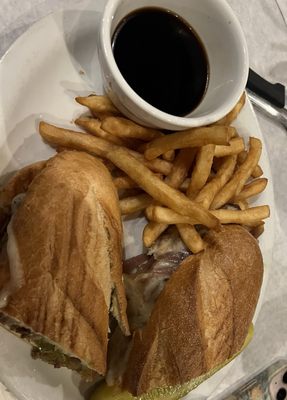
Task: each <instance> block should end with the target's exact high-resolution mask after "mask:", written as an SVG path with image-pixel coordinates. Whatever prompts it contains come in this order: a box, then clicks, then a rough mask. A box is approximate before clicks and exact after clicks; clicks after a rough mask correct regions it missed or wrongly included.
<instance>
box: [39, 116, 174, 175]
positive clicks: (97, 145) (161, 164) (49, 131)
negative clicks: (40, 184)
mask: <svg viewBox="0 0 287 400" xmlns="http://www.w3.org/2000/svg"><path fill="white" fill-rule="evenodd" d="M39 132H40V135H41V136H42V138H43V139H44V140H45V141H46V142H48V143H49V144H50V145H52V146H54V147H64V148H66V149H74V150H81V151H86V152H88V153H90V154H92V155H94V156H98V157H102V158H106V156H107V153H108V152H109V151H112V150H113V149H116V148H118V146H117V145H115V144H113V143H110V142H108V141H107V140H104V139H102V138H98V137H95V136H92V135H89V134H85V133H82V132H76V131H73V130H70V129H64V128H58V127H56V126H54V125H50V124H48V123H46V122H44V121H41V122H40V125H39ZM126 150H127V151H128V152H130V153H131V154H132V155H133V157H135V158H136V159H137V160H139V161H141V162H143V163H144V164H145V165H146V166H147V167H148V168H150V169H151V170H152V171H154V172H159V173H161V174H164V175H168V174H169V173H170V171H171V169H172V164H171V163H170V162H169V161H165V160H160V159H155V160H152V161H147V160H146V159H145V158H144V156H143V155H142V154H139V153H137V152H136V151H133V150H130V149H126Z"/></svg>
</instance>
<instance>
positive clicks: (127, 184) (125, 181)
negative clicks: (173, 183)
mask: <svg viewBox="0 0 287 400" xmlns="http://www.w3.org/2000/svg"><path fill="white" fill-rule="evenodd" d="M156 176H158V177H159V178H160V179H162V178H163V175H162V174H156ZM113 183H114V185H115V187H116V188H117V189H134V188H138V184H137V183H136V182H134V181H133V180H132V179H131V178H129V177H128V176H127V175H122V176H117V177H115V178H114V179H113Z"/></svg>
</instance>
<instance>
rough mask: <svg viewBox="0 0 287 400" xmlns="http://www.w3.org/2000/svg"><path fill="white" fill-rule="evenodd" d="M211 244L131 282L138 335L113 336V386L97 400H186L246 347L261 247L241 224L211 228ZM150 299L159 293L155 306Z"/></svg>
mask: <svg viewBox="0 0 287 400" xmlns="http://www.w3.org/2000/svg"><path fill="white" fill-rule="evenodd" d="M204 240H205V242H206V244H207V245H206V248H205V250H204V251H202V252H201V253H199V254H197V255H191V256H187V257H186V254H185V253H183V252H182V253H181V255H180V257H177V260H176V258H175V255H172V254H170V255H169V256H168V257H165V258H164V259H161V258H160V259H158V260H156V261H155V263H154V264H153V265H152V266H149V265H148V264H149V262H148V261H145V264H142V265H140V267H139V269H138V272H136V271H135V269H133V271H132V274H129V275H128V277H126V278H125V280H126V281H127V283H128V285H127V289H128V290H127V297H128V315H129V318H130V321H131V327H132V329H133V330H134V331H133V336H132V339H128V338H123V337H122V339H121V341H120V339H119V337H121V336H122V335H121V334H120V333H119V332H117V336H118V337H116V338H115V339H116V340H115V339H114V338H113V337H112V338H111V341H110V349H109V354H110V357H109V359H110V362H109V371H108V374H107V377H106V380H107V382H108V385H111V386H114V387H113V388H111V389H110V390H109V389H108V388H105V387H104V385H102V386H101V387H100V388H99V389H98V391H96V392H95V394H94V397H93V400H98V399H100V398H105V399H107V400H108V399H113V398H119V399H120V398H122V399H132V398H134V397H133V396H135V397H136V398H137V396H139V397H140V399H143V400H151V399H153V400H154V399H159V398H162V399H171V400H176V399H179V398H181V397H183V396H184V395H186V394H187V393H188V392H189V391H190V390H192V389H194V388H195V387H196V386H197V385H199V384H200V383H201V382H202V381H203V380H205V379H207V378H208V377H209V376H210V375H212V374H213V373H215V372H216V371H217V370H218V369H220V368H221V367H222V366H224V365H225V364H226V363H227V362H229V361H230V360H231V359H232V358H234V357H235V356H236V355H237V354H238V353H239V352H240V351H241V350H242V349H243V348H244V347H245V345H246V343H247V342H248V341H249V339H250V336H251V335H250V332H251V331H252V328H251V330H250V327H251V326H252V319H253V315H254V312H255V308H256V304H257V301H258V298H259V294H260V288H261V284H262V278H263V260H262V255H261V252H260V249H259V245H258V242H257V240H256V239H255V238H254V237H253V236H252V235H251V234H250V233H249V232H248V231H247V230H246V229H245V228H243V227H241V226H238V225H229V226H222V227H220V229H218V230H216V231H215V230H210V231H208V233H207V234H206V235H205V237H204ZM181 257H185V258H184V260H183V261H182V262H181V263H178V264H175V263H174V262H173V261H176V262H177V261H178V259H180V258H181ZM159 263H160V264H159ZM143 268H145V270H143ZM170 269H173V271H170ZM163 273H164V275H163ZM163 280H165V282H163ZM131 281H134V286H136V288H137V289H138V290H137V291H134V290H133V292H132V291H131V290H129V288H130V286H131V284H132V283H131ZM133 293H135V294H136V296H137V297H136V298H131V297H132V296H133ZM146 293H149V294H150V293H153V294H154V296H153V300H154V303H153V304H152V305H151V304H149V303H148V304H147V306H148V308H147V307H144V300H145V298H146V297H145V294H146ZM151 298H152V297H151V296H150V295H149V296H148V299H151ZM146 301H147V300H146ZM137 304H138V307H137ZM131 306H132V307H131ZM143 310H144V312H143ZM147 310H148V316H147V312H146V311H147ZM131 312H132V314H131V315H130V313H131ZM146 316H147V317H146ZM119 343H121V344H122V348H121V349H119ZM116 387H118V389H117V388H116ZM103 393H104V394H105V397H103ZM116 396H119V397H116ZM120 396H122V397H120Z"/></svg>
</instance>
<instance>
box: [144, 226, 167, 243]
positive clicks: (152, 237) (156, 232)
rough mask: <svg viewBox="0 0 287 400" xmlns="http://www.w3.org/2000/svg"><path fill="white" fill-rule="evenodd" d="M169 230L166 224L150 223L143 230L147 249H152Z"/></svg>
mask: <svg viewBox="0 0 287 400" xmlns="http://www.w3.org/2000/svg"><path fill="white" fill-rule="evenodd" d="M167 228H168V225H166V224H159V223H157V222H153V221H149V222H148V223H147V224H146V226H145V227H144V230H143V243H144V245H145V247H150V246H151V245H152V244H153V243H154V242H155V241H156V240H157V238H158V237H159V236H160V235H161V234H162V233H163V232H164V231H165V230H166V229H167Z"/></svg>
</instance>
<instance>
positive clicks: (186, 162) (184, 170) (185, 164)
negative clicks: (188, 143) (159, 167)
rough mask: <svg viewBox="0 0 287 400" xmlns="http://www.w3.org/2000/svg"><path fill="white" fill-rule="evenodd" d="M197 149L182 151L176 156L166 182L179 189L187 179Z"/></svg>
mask: <svg viewBox="0 0 287 400" xmlns="http://www.w3.org/2000/svg"><path fill="white" fill-rule="evenodd" d="M195 154H196V149H192V148H191V149H182V150H180V151H179V153H178V155H177V156H176V158H175V160H174V163H173V166H172V169H171V172H170V174H169V175H168V176H167V177H166V178H165V182H166V183H167V184H168V185H169V186H171V187H173V188H175V189H178V188H179V186H180V185H181V184H182V183H183V181H184V180H185V178H186V177H187V174H188V171H189V169H190V167H191V164H192V162H193V160H194V158H195Z"/></svg>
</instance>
